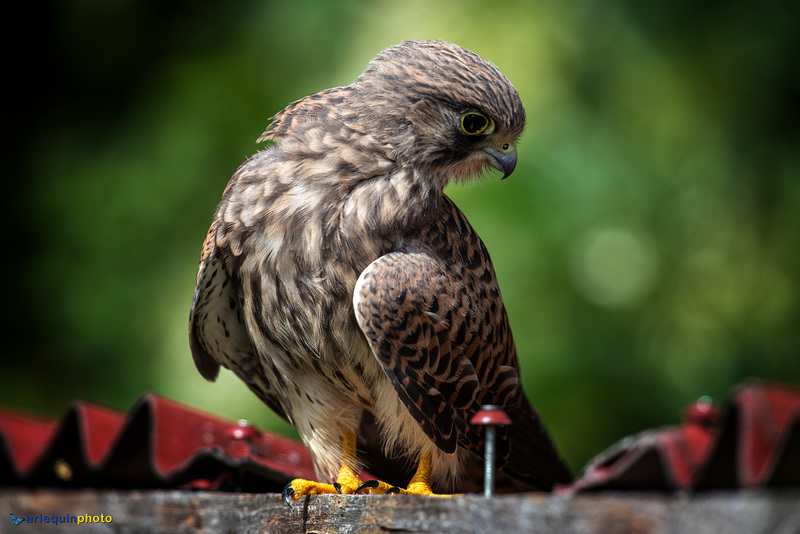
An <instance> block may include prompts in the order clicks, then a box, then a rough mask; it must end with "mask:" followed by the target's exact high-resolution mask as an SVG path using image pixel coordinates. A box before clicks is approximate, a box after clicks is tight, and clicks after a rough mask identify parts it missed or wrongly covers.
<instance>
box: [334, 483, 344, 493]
mask: <svg viewBox="0 0 800 534" xmlns="http://www.w3.org/2000/svg"><path fill="white" fill-rule="evenodd" d="M333 489H335V490H336V491H338V492H339V493H342V485H341V484H339V483H338V482H334V483H333Z"/></svg>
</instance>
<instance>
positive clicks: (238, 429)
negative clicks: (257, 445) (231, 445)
mask: <svg viewBox="0 0 800 534" xmlns="http://www.w3.org/2000/svg"><path fill="white" fill-rule="evenodd" d="M227 434H228V436H229V437H230V438H232V439H235V440H237V441H238V440H247V441H254V440H256V439H258V438H259V437H260V436H261V432H259V430H258V429H257V428H256V427H254V426H253V423H251V422H250V421H247V420H246V419H239V421H238V422H237V423H236V424H235V425H232V426H230V427H229V428H228V430H227Z"/></svg>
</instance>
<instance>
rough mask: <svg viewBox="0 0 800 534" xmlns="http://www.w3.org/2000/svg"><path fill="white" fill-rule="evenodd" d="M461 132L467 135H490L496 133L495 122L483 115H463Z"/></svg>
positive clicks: (472, 112) (475, 113)
mask: <svg viewBox="0 0 800 534" xmlns="http://www.w3.org/2000/svg"><path fill="white" fill-rule="evenodd" d="M461 131H462V132H464V133H465V134H467V135H480V134H490V133H492V132H493V131H494V121H493V120H492V119H490V118H488V117H486V116H485V115H483V114H482V113H478V112H476V111H470V112H469V113H464V114H463V115H461Z"/></svg>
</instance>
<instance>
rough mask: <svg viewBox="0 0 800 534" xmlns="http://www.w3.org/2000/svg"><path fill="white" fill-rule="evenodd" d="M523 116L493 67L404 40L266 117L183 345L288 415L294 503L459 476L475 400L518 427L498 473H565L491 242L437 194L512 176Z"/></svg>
mask: <svg viewBox="0 0 800 534" xmlns="http://www.w3.org/2000/svg"><path fill="white" fill-rule="evenodd" d="M524 125H525V111H524V109H523V106H522V102H521V100H520V97H519V95H518V93H517V91H516V89H515V88H514V86H513V85H512V84H511V82H510V81H509V80H508V79H507V78H506V77H505V76H504V75H503V74H502V73H501V72H500V71H499V70H498V69H497V67H495V66H494V65H493V64H491V63H489V62H488V61H486V60H484V59H482V58H481V57H479V56H478V55H476V54H474V53H472V52H470V51H468V50H465V49H464V48H461V47H459V46H457V45H454V44H450V43H447V42H442V41H405V42H403V43H400V44H398V45H396V46H393V47H390V48H388V49H386V50H385V51H383V52H382V53H381V54H380V55H379V56H378V57H377V58H376V59H374V60H373V61H372V62H371V63H370V64H369V66H368V68H367V69H366V70H365V71H364V73H363V74H362V75H361V76H360V77H359V78H358V79H357V80H356V81H355V82H354V83H352V84H351V85H347V86H343V87H335V88H333V89H328V90H325V91H321V92H319V93H316V94H313V95H310V96H307V97H305V98H302V99H300V100H297V101H296V102H294V103H292V104H290V105H289V106H288V107H287V108H286V109H284V110H283V111H281V112H280V113H278V114H277V115H275V116H274V117H272V122H271V124H270V126H269V127H268V128H267V130H266V131H265V132H264V134H263V135H262V136H261V137H260V138H259V141H269V142H270V146H268V147H267V148H266V149H265V150H262V151H261V152H258V153H257V154H256V155H254V156H253V157H251V158H250V159H248V160H247V161H245V162H244V163H243V164H242V165H241V166H240V167H239V169H238V170H237V171H236V173H235V174H234V175H233V177H232V178H231V180H230V182H229V183H228V186H227V188H226V189H225V191H224V193H223V195H222V200H221V202H220V204H219V207H218V209H217V212H216V215H215V217H214V219H213V222H212V224H211V228H210V230H209V231H208V235H207V237H206V239H205V243H204V245H203V249H202V257H201V260H200V267H199V270H198V273H197V283H196V289H195V293H194V299H193V301H192V309H191V318H190V325H189V330H190V345H191V350H192V355H193V357H194V362H195V365H196V366H197V369H198V370H199V371H200V374H202V376H203V377H205V378H206V379H208V380H214V379H215V378H216V377H217V374H218V372H219V367H220V366H223V367H225V368H227V369H230V370H231V371H233V373H235V374H236V376H238V377H239V378H240V379H241V380H243V381H244V382H245V383H246V384H247V385H248V386H249V388H250V389H251V390H252V391H253V392H254V393H255V394H256V395H257V396H258V397H259V398H260V399H261V400H262V401H263V402H265V403H266V404H267V405H268V406H269V407H270V408H272V409H273V410H275V411H276V412H277V413H278V414H280V415H281V416H283V417H284V418H286V419H287V420H288V421H289V422H290V423H292V424H293V425H294V426H295V427H297V430H298V432H299V434H300V436H301V438H302V440H303V442H304V443H305V445H306V446H307V447H308V448H309V450H310V451H311V455H312V458H313V461H314V465H315V468H316V471H317V475H318V477H319V479H320V482H315V481H307V480H302V479H297V480H294V481H292V482H291V483H290V484H289V485H287V487H286V488H285V490H284V498H285V499H286V500H287V503H288V502H289V499H290V498H293V499H299V498H300V497H302V496H303V495H308V494H316V493H335V492H339V493H357V492H362V493H378V492H380V493H385V492H387V491H388V492H394V493H417V494H427V495H431V494H438V493H439V492H443V491H452V490H454V489H458V481H459V478H460V476H462V474H463V471H464V469H465V466H467V465H469V464H470V462H474V461H475V460H476V459H477V460H478V461H479V459H480V458H482V455H483V437H484V431H483V430H482V428H480V427H474V426H471V425H470V424H469V421H470V418H471V417H472V416H473V415H474V414H475V413H476V412H477V411H478V410H479V409H480V407H481V405H485V404H494V405H498V406H500V407H501V408H502V409H504V410H505V411H506V412H507V413H508V415H509V416H510V418H511V421H512V424H511V425H509V426H507V427H503V428H500V429H498V433H497V438H496V439H497V442H496V450H497V459H496V462H497V469H498V471H499V472H501V473H502V472H505V473H506V474H507V475H508V476H509V477H511V478H513V479H516V480H518V481H521V482H522V483H525V484H527V485H529V486H532V487H538V488H542V489H549V488H551V487H552V486H553V485H554V484H556V483H563V482H568V481H569V480H570V478H571V476H570V473H569V471H568V469H567V468H566V466H565V465H564V463H563V462H562V461H561V459H560V458H559V455H558V453H557V452H556V450H555V448H554V446H553V444H552V442H551V440H550V438H549V436H548V434H547V431H546V430H545V428H544V426H543V425H542V423H541V422H540V419H539V416H538V414H537V412H536V411H535V410H534V409H533V408H532V407H531V404H530V402H529V401H528V398H527V397H526V395H525V393H524V392H523V390H522V386H521V382H520V370H519V365H518V361H517V354H516V350H515V348H514V342H513V339H512V336H511V330H510V328H509V323H508V317H507V315H506V310H505V307H504V305H503V299H502V297H501V295H500V290H499V288H498V284H497V280H496V278H495V273H494V269H493V267H492V263H491V260H490V259H489V253H488V252H487V250H486V247H485V246H484V244H483V242H482V241H481V239H480V238H479V237H478V235H477V233H476V232H475V230H474V229H473V228H472V227H471V226H470V224H469V222H468V221H467V219H466V217H465V216H464V214H463V213H462V212H461V211H460V210H459V209H458V208H457V207H456V206H455V204H454V203H453V202H452V201H451V200H450V199H449V198H448V197H447V196H446V195H445V194H444V192H443V189H444V188H445V186H447V185H448V184H449V183H451V182H463V181H466V180H469V179H470V178H474V177H477V176H479V175H481V174H482V173H483V171H484V170H486V169H488V168H494V169H497V170H499V171H500V172H502V173H503V178H505V177H507V176H508V175H510V174H511V173H512V171H513V170H514V168H515V166H516V163H517V150H516V142H517V138H518V136H519V135H520V133H521V132H522V130H523V127H524ZM362 467H363V468H365V469H366V470H368V472H369V473H371V474H372V475H376V476H378V477H379V479H380V480H374V481H372V480H370V481H366V482H363V481H362V480H361V479H360V478H359V469H360V468H362ZM409 478H410V480H409ZM330 482H333V483H332V484H331V483H330ZM362 482H363V483H362ZM404 484H405V486H406V487H405V488H400V487H399V486H401V485H404Z"/></svg>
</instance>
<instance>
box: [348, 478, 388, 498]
mask: <svg viewBox="0 0 800 534" xmlns="http://www.w3.org/2000/svg"><path fill="white" fill-rule="evenodd" d="M380 483H381V482H380V481H379V480H367V481H366V482H362V483H361V484H359V486H358V487H357V488H356V490H355V491H354V492H353V493H354V494H356V495H357V494H358V492H359V491H361V490H362V489H368V488H369V489H372V488H377V487H378V486H379V485H380Z"/></svg>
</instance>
